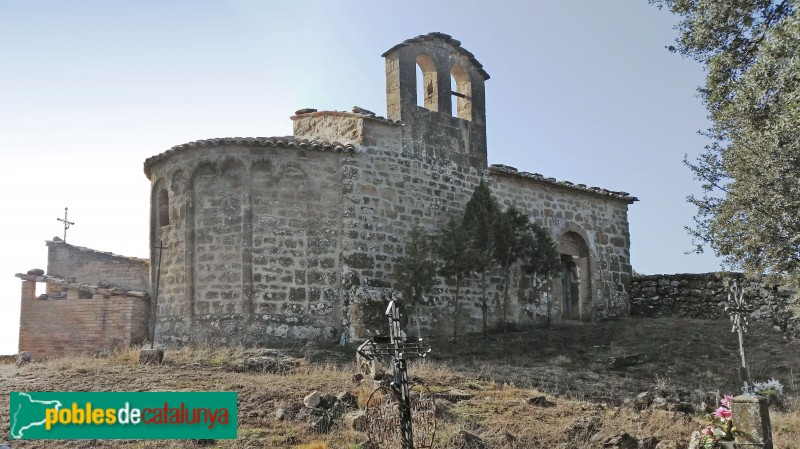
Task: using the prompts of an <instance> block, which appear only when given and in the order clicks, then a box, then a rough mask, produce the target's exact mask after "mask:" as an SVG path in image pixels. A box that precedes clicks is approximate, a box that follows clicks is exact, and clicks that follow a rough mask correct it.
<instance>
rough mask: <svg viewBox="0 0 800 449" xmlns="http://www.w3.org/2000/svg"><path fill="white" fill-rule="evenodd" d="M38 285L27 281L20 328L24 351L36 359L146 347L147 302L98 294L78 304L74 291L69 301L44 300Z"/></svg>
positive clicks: (140, 299)
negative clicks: (140, 344)
mask: <svg viewBox="0 0 800 449" xmlns="http://www.w3.org/2000/svg"><path fill="white" fill-rule="evenodd" d="M35 286H36V283H35V282H33V281H23V282H22V306H21V310H20V327H19V349H20V351H29V352H30V353H31V357H32V358H34V359H43V358H49V357H56V356H59V355H64V354H67V353H88V354H97V353H98V352H100V351H103V350H113V349H121V348H126V347H128V346H130V345H132V344H138V343H141V342H142V341H143V340H144V339H145V338H146V337H147V314H148V309H149V301H148V300H147V299H143V298H135V297H126V296H111V297H108V298H105V297H103V296H102V295H97V294H96V295H94V297H93V298H91V299H77V297H78V296H79V295H78V294H77V292H74V291H72V290H68V292H67V293H68V294H67V298H68V299H64V300H39V299H36V296H35V289H36V287H35Z"/></svg>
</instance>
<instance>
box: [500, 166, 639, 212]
mask: <svg viewBox="0 0 800 449" xmlns="http://www.w3.org/2000/svg"><path fill="white" fill-rule="evenodd" d="M489 172H490V173H497V174H502V175H506V176H511V177H515V178H521V179H527V180H530V181H534V182H540V183H543V184H550V185H554V186H558V187H562V188H565V189H569V190H577V191H579V192H586V193H591V194H595V195H600V196H604V197H610V198H615V199H619V200H623V201H627V202H628V203H633V202H634V201H639V198H636V197H635V196H631V194H630V193H628V192H615V191H613V190H607V189H602V188H600V187H586V184H574V183H571V182H569V181H558V180H556V178H545V177H544V176H542V175H540V174H539V173H528V172H521V171H519V170H517V169H516V168H514V167H510V166H508V165H502V164H492V166H491V167H489Z"/></svg>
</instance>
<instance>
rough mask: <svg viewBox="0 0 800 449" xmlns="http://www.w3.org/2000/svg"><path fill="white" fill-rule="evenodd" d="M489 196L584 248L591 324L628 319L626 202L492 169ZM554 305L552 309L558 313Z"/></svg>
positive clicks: (558, 305) (628, 249) (555, 303)
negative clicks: (576, 238) (574, 236)
mask: <svg viewBox="0 0 800 449" xmlns="http://www.w3.org/2000/svg"><path fill="white" fill-rule="evenodd" d="M490 171H491V173H492V180H493V182H492V186H493V187H494V192H495V194H496V195H497V196H498V198H499V199H500V202H501V204H502V205H504V206H505V207H508V206H512V205H513V206H515V207H517V208H519V209H521V210H523V211H525V212H527V214H528V216H529V217H530V218H531V220H532V221H536V222H538V223H540V224H542V225H544V226H545V228H546V229H550V232H551V235H552V237H553V239H554V240H556V241H558V240H559V237H560V236H562V235H564V234H565V233H567V232H574V233H576V234H578V235H579V236H580V237H581V239H582V240H584V241H585V243H586V244H587V246H588V249H589V261H590V267H589V271H590V275H591V279H590V283H591V287H590V288H591V298H592V304H593V311H592V319H594V320H601V319H606V318H614V317H619V316H625V315H627V314H628V301H629V295H630V292H629V291H628V288H629V287H628V286H629V285H630V277H631V263H630V235H629V231H628V203H627V202H626V201H621V200H619V199H615V198H610V197H609V198H603V197H601V196H599V195H597V194H592V193H584V192H576V191H573V190H569V189H564V188H560V187H557V186H553V185H551V184H548V183H543V182H540V181H537V180H535V179H531V178H530V177H528V176H520V175H519V174H518V173H516V170H514V169H511V170H509V169H508V168H505V169H495V168H493V169H491V170H490ZM560 307H561V304H560V302H559V301H554V304H553V310H554V312H555V313H557V314H558V313H560V312H561V309H560Z"/></svg>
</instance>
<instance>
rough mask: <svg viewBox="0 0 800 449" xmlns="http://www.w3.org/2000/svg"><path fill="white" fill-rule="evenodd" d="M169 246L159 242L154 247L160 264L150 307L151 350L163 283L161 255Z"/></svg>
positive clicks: (154, 339) (154, 338)
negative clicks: (159, 295)
mask: <svg viewBox="0 0 800 449" xmlns="http://www.w3.org/2000/svg"><path fill="white" fill-rule="evenodd" d="M167 248H168V247H167V246H164V241H163V240H159V241H158V246H155V247H153V249H157V250H158V264H157V265H156V267H157V268H156V289H155V291H154V292H153V300H152V301H151V304H150V307H151V309H152V311H151V312H150V315H151V316H152V320H151V323H150V349H153V345H154V344H155V341H156V317H157V314H158V286H159V284H160V283H161V282H160V281H161V255H162V254H163V252H164V250H165V249H167Z"/></svg>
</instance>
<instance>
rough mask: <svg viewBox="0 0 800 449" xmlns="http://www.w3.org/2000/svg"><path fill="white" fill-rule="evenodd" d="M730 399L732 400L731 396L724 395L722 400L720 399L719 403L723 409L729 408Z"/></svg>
mask: <svg viewBox="0 0 800 449" xmlns="http://www.w3.org/2000/svg"><path fill="white" fill-rule="evenodd" d="M731 399H733V396H731V395H729V394H726V395H725V396H724V397H723V398H722V399H720V401H719V403H720V404H721V405H722V406H723V407H725V408H731Z"/></svg>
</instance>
